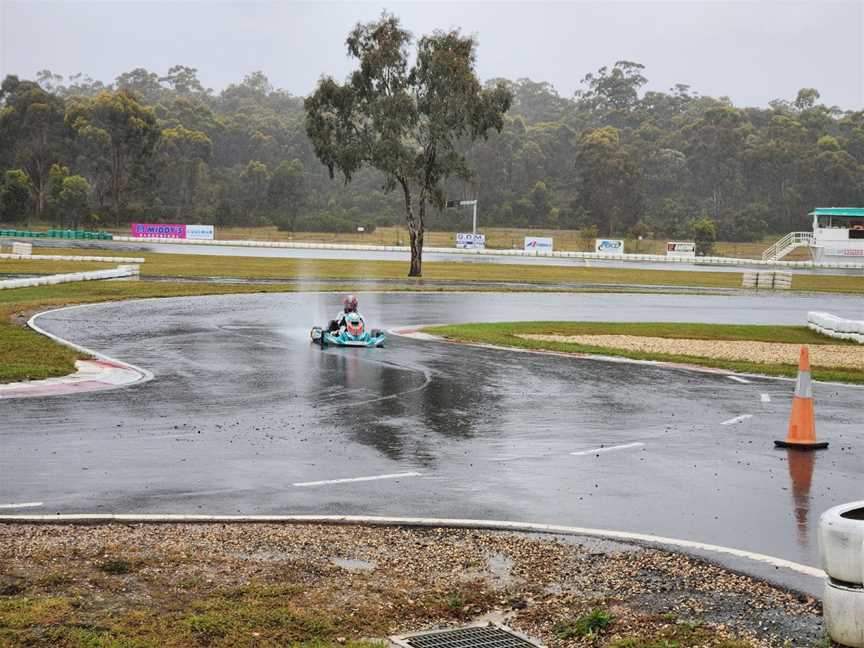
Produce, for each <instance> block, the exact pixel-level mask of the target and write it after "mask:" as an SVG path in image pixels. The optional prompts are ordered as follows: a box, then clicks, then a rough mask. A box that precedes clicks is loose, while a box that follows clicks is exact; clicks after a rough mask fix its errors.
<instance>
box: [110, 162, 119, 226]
mask: <svg viewBox="0 0 864 648" xmlns="http://www.w3.org/2000/svg"><path fill="white" fill-rule="evenodd" d="M111 211H112V212H113V215H114V224H115V227H117V228H118V229H119V228H120V152H119V151H118V150H117V149H116V148H115V149H114V154H113V156H112V160H111Z"/></svg>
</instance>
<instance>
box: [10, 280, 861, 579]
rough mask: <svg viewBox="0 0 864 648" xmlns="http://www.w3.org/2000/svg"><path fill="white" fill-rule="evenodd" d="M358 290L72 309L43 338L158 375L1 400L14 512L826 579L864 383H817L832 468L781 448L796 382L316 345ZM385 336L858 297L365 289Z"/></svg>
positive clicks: (801, 312)
mask: <svg viewBox="0 0 864 648" xmlns="http://www.w3.org/2000/svg"><path fill="white" fill-rule="evenodd" d="M338 308H339V295H336V294H332V293H284V294H266V295H264V294H250V295H225V296H213V297H194V298H173V299H149V300H140V301H131V302H120V303H108V304H98V305H92V306H82V307H74V308H69V309H63V310H57V311H53V312H50V313H47V314H45V315H42V316H40V317H38V318H37V320H36V321H37V323H38V325H39V326H40V327H41V328H43V329H44V330H45V331H47V332H49V333H51V334H53V335H56V336H59V337H61V338H64V339H66V340H70V341H72V342H75V343H77V344H80V345H83V346H85V347H87V348H89V349H92V350H94V351H98V352H100V353H102V354H105V355H107V356H109V357H113V358H115V359H118V360H122V361H124V362H128V363H131V364H133V365H136V366H138V367H142V368H143V369H145V370H147V371H149V372H152V374H153V376H154V379H153V380H150V381H148V382H143V383H140V384H136V385H132V386H130V387H126V388H123V389H116V390H112V391H105V392H93V393H90V394H79V395H75V396H54V397H38V398H27V399H8V400H2V401H0V444H2V448H3V452H2V453H0V514H19V513H20V514H22V515H23V514H47V515H50V514H55V513H185V514H219V515H236V514H249V515H262V514H269V515H289V514H321V515H385V516H408V517H420V516H423V517H435V518H467V519H475V520H478V519H480V520H482V519H491V520H513V521H524V522H535V523H546V524H554V525H568V526H579V527H591V528H602V529H615V530H619V531H626V532H635V533H645V534H654V535H659V536H667V537H674V538H682V539H686V540H690V541H696V542H702V543H708V544H713V545H723V546H728V547H735V548H739V549H744V550H748V551H753V552H758V553H762V554H768V555H773V556H778V557H782V558H784V559H787V560H791V561H794V562H799V563H803V564H806V565H813V566H815V565H818V549H817V546H816V541H815V528H816V521H817V517H818V515H819V513H820V512H821V511H823V510H825V509H827V508H829V507H830V506H833V505H835V504H837V503H841V502H845V501H851V500H855V499H860V497H861V490H860V484H861V477H862V469H864V462H862V453H861V448H860V437H861V435H862V419H864V389H862V388H859V387H854V386H843V385H834V384H819V383H817V384H816V386H815V399H816V415H817V429H818V433H819V436H820V438H821V439H824V440H827V441H830V442H831V446H830V448H829V449H828V450H827V451H824V452H821V453H818V454H807V453H796V452H790V451H785V450H776V449H775V448H774V443H773V441H774V439H779V438H783V437H784V436H785V433H786V425H787V421H788V415H789V408H790V402H791V398H792V390H793V383H792V382H791V381H789V380H783V379H768V378H758V377H741V376H730V375H724V374H722V373H711V372H698V371H689V370H685V369H679V368H669V367H663V366H656V365H650V364H638V363H629V362H621V361H618V362H612V361H602V360H589V359H583V358H571V357H565V356H561V355H547V354H539V353H520V352H515V351H508V350H497V349H488V348H478V347H470V346H462V345H456V344H447V343H442V342H438V341H427V340H416V339H411V338H405V337H401V336H391V337H390V339H389V340H388V344H387V345H386V347H385V348H382V349H340V348H327V349H324V350H322V349H320V348H319V347H317V346H313V345H311V344H310V343H309V338H308V332H309V329H310V327H311V326H312V325H314V324H321V323H324V322H326V321H327V320H328V319H330V318H332V317H333V315H334V313H335V312H336V311H337V310H338ZM360 310H361V311H362V312H363V314H364V316H365V317H366V320H367V323H368V324H369V325H370V326H374V327H384V328H399V327H416V326H420V325H426V324H429V325H431V324H443V323H457V322H482V321H514V320H575V321H579V320H583V321H589V320H594V321H642V322H652V321H658V322H659V321H667V322H668V321H681V322H714V323H729V324H733V323H740V324H757V323H758V324H795V325H801V324H803V323H804V322H805V319H806V313H807V311H808V310H827V311H830V312H832V313H835V314H837V315H840V316H846V317H853V316H856V315H859V314H860V313H859V311H860V298H858V297H847V296H843V295H802V294H775V295H767V296H763V295H758V296H756V295H743V294H742V295H736V296H716V295H668V294H651V295H648V294H645V295H637V294H598V293H591V294H578V293H567V294H565V293H560V294H548V293H546V294H527V293H505V294H488V293H486V294H480V293H361V294H360Z"/></svg>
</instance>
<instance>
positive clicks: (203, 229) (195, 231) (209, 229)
mask: <svg viewBox="0 0 864 648" xmlns="http://www.w3.org/2000/svg"><path fill="white" fill-rule="evenodd" d="M215 234H216V230H215V228H214V227H213V226H212V225H187V226H186V239H187V240H191V241H212V240H213V238H214V236H215Z"/></svg>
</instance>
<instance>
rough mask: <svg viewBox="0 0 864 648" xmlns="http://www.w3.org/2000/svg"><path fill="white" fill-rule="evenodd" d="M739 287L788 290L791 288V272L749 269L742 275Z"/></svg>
mask: <svg viewBox="0 0 864 648" xmlns="http://www.w3.org/2000/svg"><path fill="white" fill-rule="evenodd" d="M741 287H742V288H758V289H759V290H789V289H790V288H792V273H791V272H774V271H761V270H759V271H757V270H750V271H748V272H745V273H744V274H743V275H742V278H741Z"/></svg>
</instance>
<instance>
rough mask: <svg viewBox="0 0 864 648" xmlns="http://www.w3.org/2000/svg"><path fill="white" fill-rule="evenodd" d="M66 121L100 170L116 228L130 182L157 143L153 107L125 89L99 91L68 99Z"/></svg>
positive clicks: (144, 164) (142, 167)
mask: <svg viewBox="0 0 864 648" xmlns="http://www.w3.org/2000/svg"><path fill="white" fill-rule="evenodd" d="M66 124H67V125H68V126H69V127H70V128H71V129H72V131H73V132H74V133H75V135H76V137H77V139H78V140H79V141H80V142H81V143H82V144H83V146H84V148H85V150H86V153H87V154H88V155H87V157H88V158H89V159H90V160H91V164H93V165H94V168H98V169H99V170H100V171H103V172H104V175H105V178H106V182H107V191H106V194H107V195H108V197H109V198H110V201H111V213H112V214H113V216H114V221H115V224H116V225H117V226H118V227H119V226H120V210H121V207H122V206H123V205H124V204H125V200H126V196H127V192H128V189H129V186H130V182H131V181H132V179H133V178H134V177H135V175H136V174H141V173H142V172H143V171H145V170H146V165H147V163H148V162H149V161H150V159H151V158H152V157H153V154H154V151H155V149H156V145H157V143H158V142H159V135H160V133H159V127H158V126H157V124H156V117H155V115H154V112H153V109H152V108H149V107H146V106H143V105H141V104H140V103H138V101H137V100H136V99H135V97H134V96H133V95H132V94H130V93H129V92H126V91H125V90H118V91H117V92H102V93H100V94H98V95H97V96H95V97H92V98H86V97H82V98H77V99H74V100H72V101H70V103H69V105H68V107H67V109H66Z"/></svg>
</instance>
